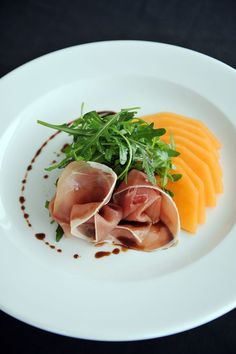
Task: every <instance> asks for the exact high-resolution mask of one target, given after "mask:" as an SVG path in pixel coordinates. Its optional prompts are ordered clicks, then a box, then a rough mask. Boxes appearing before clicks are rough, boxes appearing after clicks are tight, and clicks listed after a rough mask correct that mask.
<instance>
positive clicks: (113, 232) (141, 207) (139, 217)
mask: <svg viewBox="0 0 236 354" xmlns="http://www.w3.org/2000/svg"><path fill="white" fill-rule="evenodd" d="M116 181H117V176H116V174H115V173H114V171H113V170H111V169H110V168H109V167H107V166H105V165H102V164H100V163H96V162H84V161H75V162H71V163H70V164H69V165H67V166H66V168H65V169H64V170H63V172H62V174H61V176H60V178H59V179H58V183H57V191H56V194H55V196H54V198H53V199H52V201H51V202H50V204H49V211H50V213H51V216H52V218H53V219H55V220H56V221H57V222H58V223H59V224H60V225H61V227H62V228H63V230H64V232H65V235H73V236H76V237H79V238H82V239H86V240H88V241H90V242H95V243H97V242H104V241H113V242H114V243H116V244H120V245H124V246H126V247H129V248H134V249H139V250H144V251H151V250H154V249H158V248H168V247H170V246H171V245H173V244H174V243H175V242H176V238H177V233H178V231H179V227H180V226H179V217H178V212H177V209H176V206H175V204H174V202H173V200H172V199H171V198H170V197H169V196H168V195H167V194H166V193H164V192H163V191H162V190H161V189H160V188H158V187H157V186H153V185H152V184H151V183H150V182H149V181H148V178H147V176H146V175H145V174H144V173H143V172H141V171H138V170H132V171H130V172H129V174H128V179H127V183H126V182H125V181H124V182H122V183H121V184H120V186H119V187H118V188H117V189H116V190H115V192H114V193H113V190H114V187H115V184H116ZM112 193H113V196H112ZM111 198H112V200H111Z"/></svg>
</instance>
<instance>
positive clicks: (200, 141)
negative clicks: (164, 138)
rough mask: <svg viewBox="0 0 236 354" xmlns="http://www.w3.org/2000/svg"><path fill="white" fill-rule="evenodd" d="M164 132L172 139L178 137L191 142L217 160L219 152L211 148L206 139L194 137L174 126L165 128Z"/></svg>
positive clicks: (209, 142)
mask: <svg viewBox="0 0 236 354" xmlns="http://www.w3.org/2000/svg"><path fill="white" fill-rule="evenodd" d="M166 132H167V134H173V136H174V137H175V135H179V136H182V137H184V138H188V139H190V140H191V141H193V142H194V143H195V144H198V145H199V146H201V147H202V148H203V149H205V150H207V151H209V152H212V153H213V154H214V155H215V156H216V157H217V158H219V155H220V154H219V150H216V149H215V147H214V146H213V144H212V142H211V141H210V140H209V139H207V138H204V137H202V136H199V135H196V134H194V133H190V132H189V131H187V130H184V129H183V128H181V127H175V126H174V125H173V126H169V127H167V128H166Z"/></svg>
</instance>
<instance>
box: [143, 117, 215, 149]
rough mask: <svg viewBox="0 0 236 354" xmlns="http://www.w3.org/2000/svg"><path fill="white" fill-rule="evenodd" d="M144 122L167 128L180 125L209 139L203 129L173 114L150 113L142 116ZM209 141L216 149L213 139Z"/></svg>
mask: <svg viewBox="0 0 236 354" xmlns="http://www.w3.org/2000/svg"><path fill="white" fill-rule="evenodd" d="M142 119H143V120H145V121H146V122H150V123H151V122H153V123H154V126H155V127H156V128H168V127H170V126H175V127H181V128H182V129H184V130H185V131H187V132H190V133H193V134H196V135H198V136H200V137H202V138H205V139H208V140H209V135H208V134H207V133H206V131H205V130H203V129H202V128H201V127H198V126H195V125H193V124H191V122H189V123H188V122H187V121H185V120H182V119H177V118H176V117H174V116H170V115H165V114H164V113H157V114H152V115H149V116H144V117H142ZM211 143H212V145H213V147H214V148H215V149H218V148H219V146H218V144H216V143H215V141H213V140H211Z"/></svg>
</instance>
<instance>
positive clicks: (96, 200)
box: [49, 161, 121, 242]
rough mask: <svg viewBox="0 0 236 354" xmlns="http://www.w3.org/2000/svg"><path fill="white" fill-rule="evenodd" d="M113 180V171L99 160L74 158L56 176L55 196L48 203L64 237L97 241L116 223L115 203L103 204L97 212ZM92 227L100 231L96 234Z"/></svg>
mask: <svg viewBox="0 0 236 354" xmlns="http://www.w3.org/2000/svg"><path fill="white" fill-rule="evenodd" d="M116 180H117V176H116V174H115V173H114V172H113V170H111V169H110V168H109V167H107V166H105V165H102V164H100V163H96V162H84V161H74V162H71V163H70V164H69V165H67V166H66V168H65V169H64V170H63V172H62V174H61V176H60V178H59V179H58V183H57V191H56V195H55V197H54V198H53V199H52V201H51V202H50V204H49V211H50V214H51V216H52V218H53V219H54V220H56V221H57V222H58V223H59V225H61V227H62V228H63V230H64V233H65V235H66V236H69V235H73V236H77V237H80V238H84V239H87V240H89V241H95V242H98V241H99V240H100V238H101V235H102V237H103V234H104V232H105V233H109V232H110V230H111V229H113V227H114V226H115V225H116V224H118V222H119V221H120V219H121V211H120V208H119V207H117V206H115V207H114V208H113V207H112V206H110V207H108V206H106V208H105V209H104V210H103V213H101V214H100V215H98V212H99V211H100V210H101V208H102V207H103V206H104V205H105V204H107V203H108V202H109V200H110V198H111V196H112V192H113V189H114V187H115V184H116ZM106 218H107V220H106ZM115 220H117V221H115ZM114 223H115V225H114ZM101 224H102V225H101ZM95 226H96V229H97V230H103V232H100V235H98V232H96V230H95Z"/></svg>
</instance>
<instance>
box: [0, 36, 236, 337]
mask: <svg viewBox="0 0 236 354" xmlns="http://www.w3.org/2000/svg"><path fill="white" fill-rule="evenodd" d="M124 42H125V43H136V44H139V43H141V44H143V43H147V44H151V45H156V44H158V45H160V46H168V47H172V48H174V49H176V48H178V50H179V49H181V50H184V51H188V52H190V53H191V55H199V56H203V57H205V58H207V60H211V61H212V60H213V61H215V62H216V63H217V65H218V64H220V65H221V66H222V67H224V68H225V67H226V68H227V69H230V72H232V73H234V74H233V75H236V70H235V69H234V68H232V67H231V66H229V65H228V64H225V63H223V62H221V61H219V60H218V59H215V58H212V57H210V56H208V55H206V54H203V53H199V52H196V51H194V50H191V49H187V48H184V47H180V46H176V45H172V44H166V43H160V42H153V41H140V40H115V41H112V40H111V41H99V42H91V43H84V44H80V45H75V46H69V47H66V48H62V49H59V50H56V51H53V52H50V53H47V54H44V55H42V56H40V57H38V58H35V59H33V60H31V61H29V62H27V63H25V64H23V65H21V66H19V67H17V68H15V69H14V70H12V71H11V72H9V73H7V74H6V75H4V76H3V77H1V80H0V86H1V83H2V80H3V81H5V80H8V78H9V77H11V76H14V74H15V73H16V72H19V71H20V70H22V69H23V68H27V67H28V66H29V65H30V64H32V63H34V62H37V61H40V60H44V59H45V58H46V59H47V57H49V56H50V57H52V56H55V55H57V54H58V53H62V52H65V51H68V50H71V49H73V48H77V47H88V46H94V45H104V44H105V45H107V44H108V45H109V44H112V45H113V44H114V43H120V44H122V43H124ZM235 78H236V76H235ZM234 231H235V228H234V229H233V230H232V231H231V232H230V233H232V232H234ZM235 306H236V298H235V300H234V302H232V303H231V304H230V305H228V306H227V309H226V307H225V308H224V309H223V308H222V309H221V311H220V310H219V311H218V312H215V313H214V314H212V316H209V317H208V318H207V319H203V321H202V322H201V321H199V322H198V323H196V324H194V325H193V326H189V325H186V327H181V326H180V328H179V330H176V331H174V332H173V331H172V332H171V333H166V334H163V335H170V334H175V333H179V332H182V331H185V330H187V329H191V328H195V327H197V326H199V325H201V324H204V323H206V322H209V321H211V320H213V319H215V318H217V317H219V316H221V315H223V314H224V313H226V312H228V311H230V310H232V309H233V308H234V307H235ZM3 311H4V312H6V313H8V314H9V315H11V316H12V317H15V318H17V319H19V320H21V321H23V322H26V323H29V324H31V325H33V326H35V327H37V328H40V329H44V330H46V331H50V332H53V333H57V334H63V335H69V336H72V337H76V338H85V339H96V340H105V341H116V340H118V341H129V340H140V339H149V338H155V337H159V336H158V335H157V334H154V335H151V336H149V335H144V336H143V338H140V336H138V337H137V338H134V337H132V338H123V337H122V338H120V339H119V337H115V338H114V339H106V338H101V336H99V337H97V338H96V336H94V335H93V336H92V337H90V336H87V337H86V336H82V337H78V336H77V335H73V334H70V333H67V334H66V333H62V332H61V331H60V330H59V331H57V330H56V329H55V330H53V329H52V328H49V329H47V328H45V327H44V325H40V324H38V325H37V323H35V322H34V321H29V320H28V319H27V320H25V318H24V316H21V317H20V316H19V315H16V316H15V315H14V313H13V312H11V311H10V310H8V309H7V308H6V307H4V306H3ZM161 336H162V335H161Z"/></svg>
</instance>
